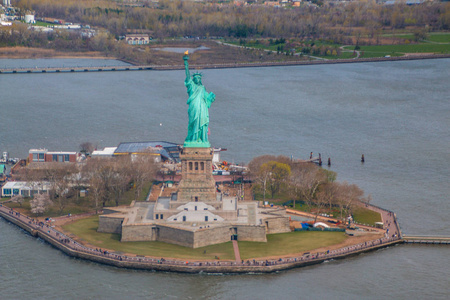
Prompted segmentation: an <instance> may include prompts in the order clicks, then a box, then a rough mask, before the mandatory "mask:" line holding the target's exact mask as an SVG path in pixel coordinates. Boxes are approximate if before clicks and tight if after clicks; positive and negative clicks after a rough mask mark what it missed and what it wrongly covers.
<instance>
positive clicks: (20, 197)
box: [10, 195, 25, 207]
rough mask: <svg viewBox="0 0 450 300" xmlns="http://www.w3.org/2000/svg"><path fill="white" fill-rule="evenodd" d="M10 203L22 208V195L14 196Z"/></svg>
mask: <svg viewBox="0 0 450 300" xmlns="http://www.w3.org/2000/svg"><path fill="white" fill-rule="evenodd" d="M10 201H11V202H13V203H17V204H19V206H20V207H22V204H23V202H25V200H24V199H23V196H22V195H15V196H14V197H12V198H11V200H10Z"/></svg>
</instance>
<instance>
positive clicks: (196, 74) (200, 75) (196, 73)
mask: <svg viewBox="0 0 450 300" xmlns="http://www.w3.org/2000/svg"><path fill="white" fill-rule="evenodd" d="M195 76H199V77H202V76H203V74H202V73H200V72H195V73H194V74H192V77H195Z"/></svg>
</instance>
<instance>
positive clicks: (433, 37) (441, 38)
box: [427, 33, 450, 44]
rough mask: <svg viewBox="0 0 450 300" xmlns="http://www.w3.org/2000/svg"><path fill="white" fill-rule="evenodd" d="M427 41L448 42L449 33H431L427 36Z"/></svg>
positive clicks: (449, 39)
mask: <svg viewBox="0 0 450 300" xmlns="http://www.w3.org/2000/svg"><path fill="white" fill-rule="evenodd" d="M427 41H431V42H435V43H447V44H450V33H433V34H430V35H429V36H428V38H427Z"/></svg>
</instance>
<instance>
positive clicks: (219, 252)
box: [63, 216, 346, 260]
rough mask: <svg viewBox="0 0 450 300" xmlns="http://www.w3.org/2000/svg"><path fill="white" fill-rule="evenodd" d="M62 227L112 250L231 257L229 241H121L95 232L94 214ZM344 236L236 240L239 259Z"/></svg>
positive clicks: (293, 234)
mask: <svg viewBox="0 0 450 300" xmlns="http://www.w3.org/2000/svg"><path fill="white" fill-rule="evenodd" d="M63 228H64V230H65V231H68V232H70V233H73V234H74V235H76V236H78V237H79V238H80V239H81V240H82V241H85V242H88V243H89V244H91V245H94V246H95V247H98V248H103V249H110V250H114V251H115V252H121V253H133V254H137V255H147V256H154V257H165V258H169V257H170V258H180V259H193V260H214V259H215V258H216V257H219V258H220V259H221V260H234V251H233V246H232V243H231V242H227V243H223V244H217V245H212V246H207V247H201V248H196V249H191V248H187V247H182V246H177V245H172V244H167V243H163V242H124V243H122V242H120V236H119V235H118V234H109V233H98V232H97V228H98V216H94V217H90V218H86V219H81V220H78V221H75V222H73V223H70V224H67V225H65V226H63ZM345 239H346V236H345V234H344V233H343V232H320V231H311V232H309V231H305V232H303V231H296V232H290V233H281V234H271V235H268V236H267V243H259V242H243V241H239V250H240V254H241V258H242V259H250V258H257V257H267V256H282V255H288V254H292V253H299V252H305V251H310V250H313V249H317V248H321V247H327V246H330V245H334V244H338V243H341V242H343V241H344V240H345Z"/></svg>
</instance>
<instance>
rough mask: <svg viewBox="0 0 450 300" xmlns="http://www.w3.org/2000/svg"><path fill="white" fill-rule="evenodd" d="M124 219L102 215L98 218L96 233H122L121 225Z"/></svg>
mask: <svg viewBox="0 0 450 300" xmlns="http://www.w3.org/2000/svg"><path fill="white" fill-rule="evenodd" d="M123 221H124V218H123V217H122V218H120V217H110V216H108V215H102V216H99V218H98V229H97V231H98V232H103V233H118V234H121V233H122V223H123Z"/></svg>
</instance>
